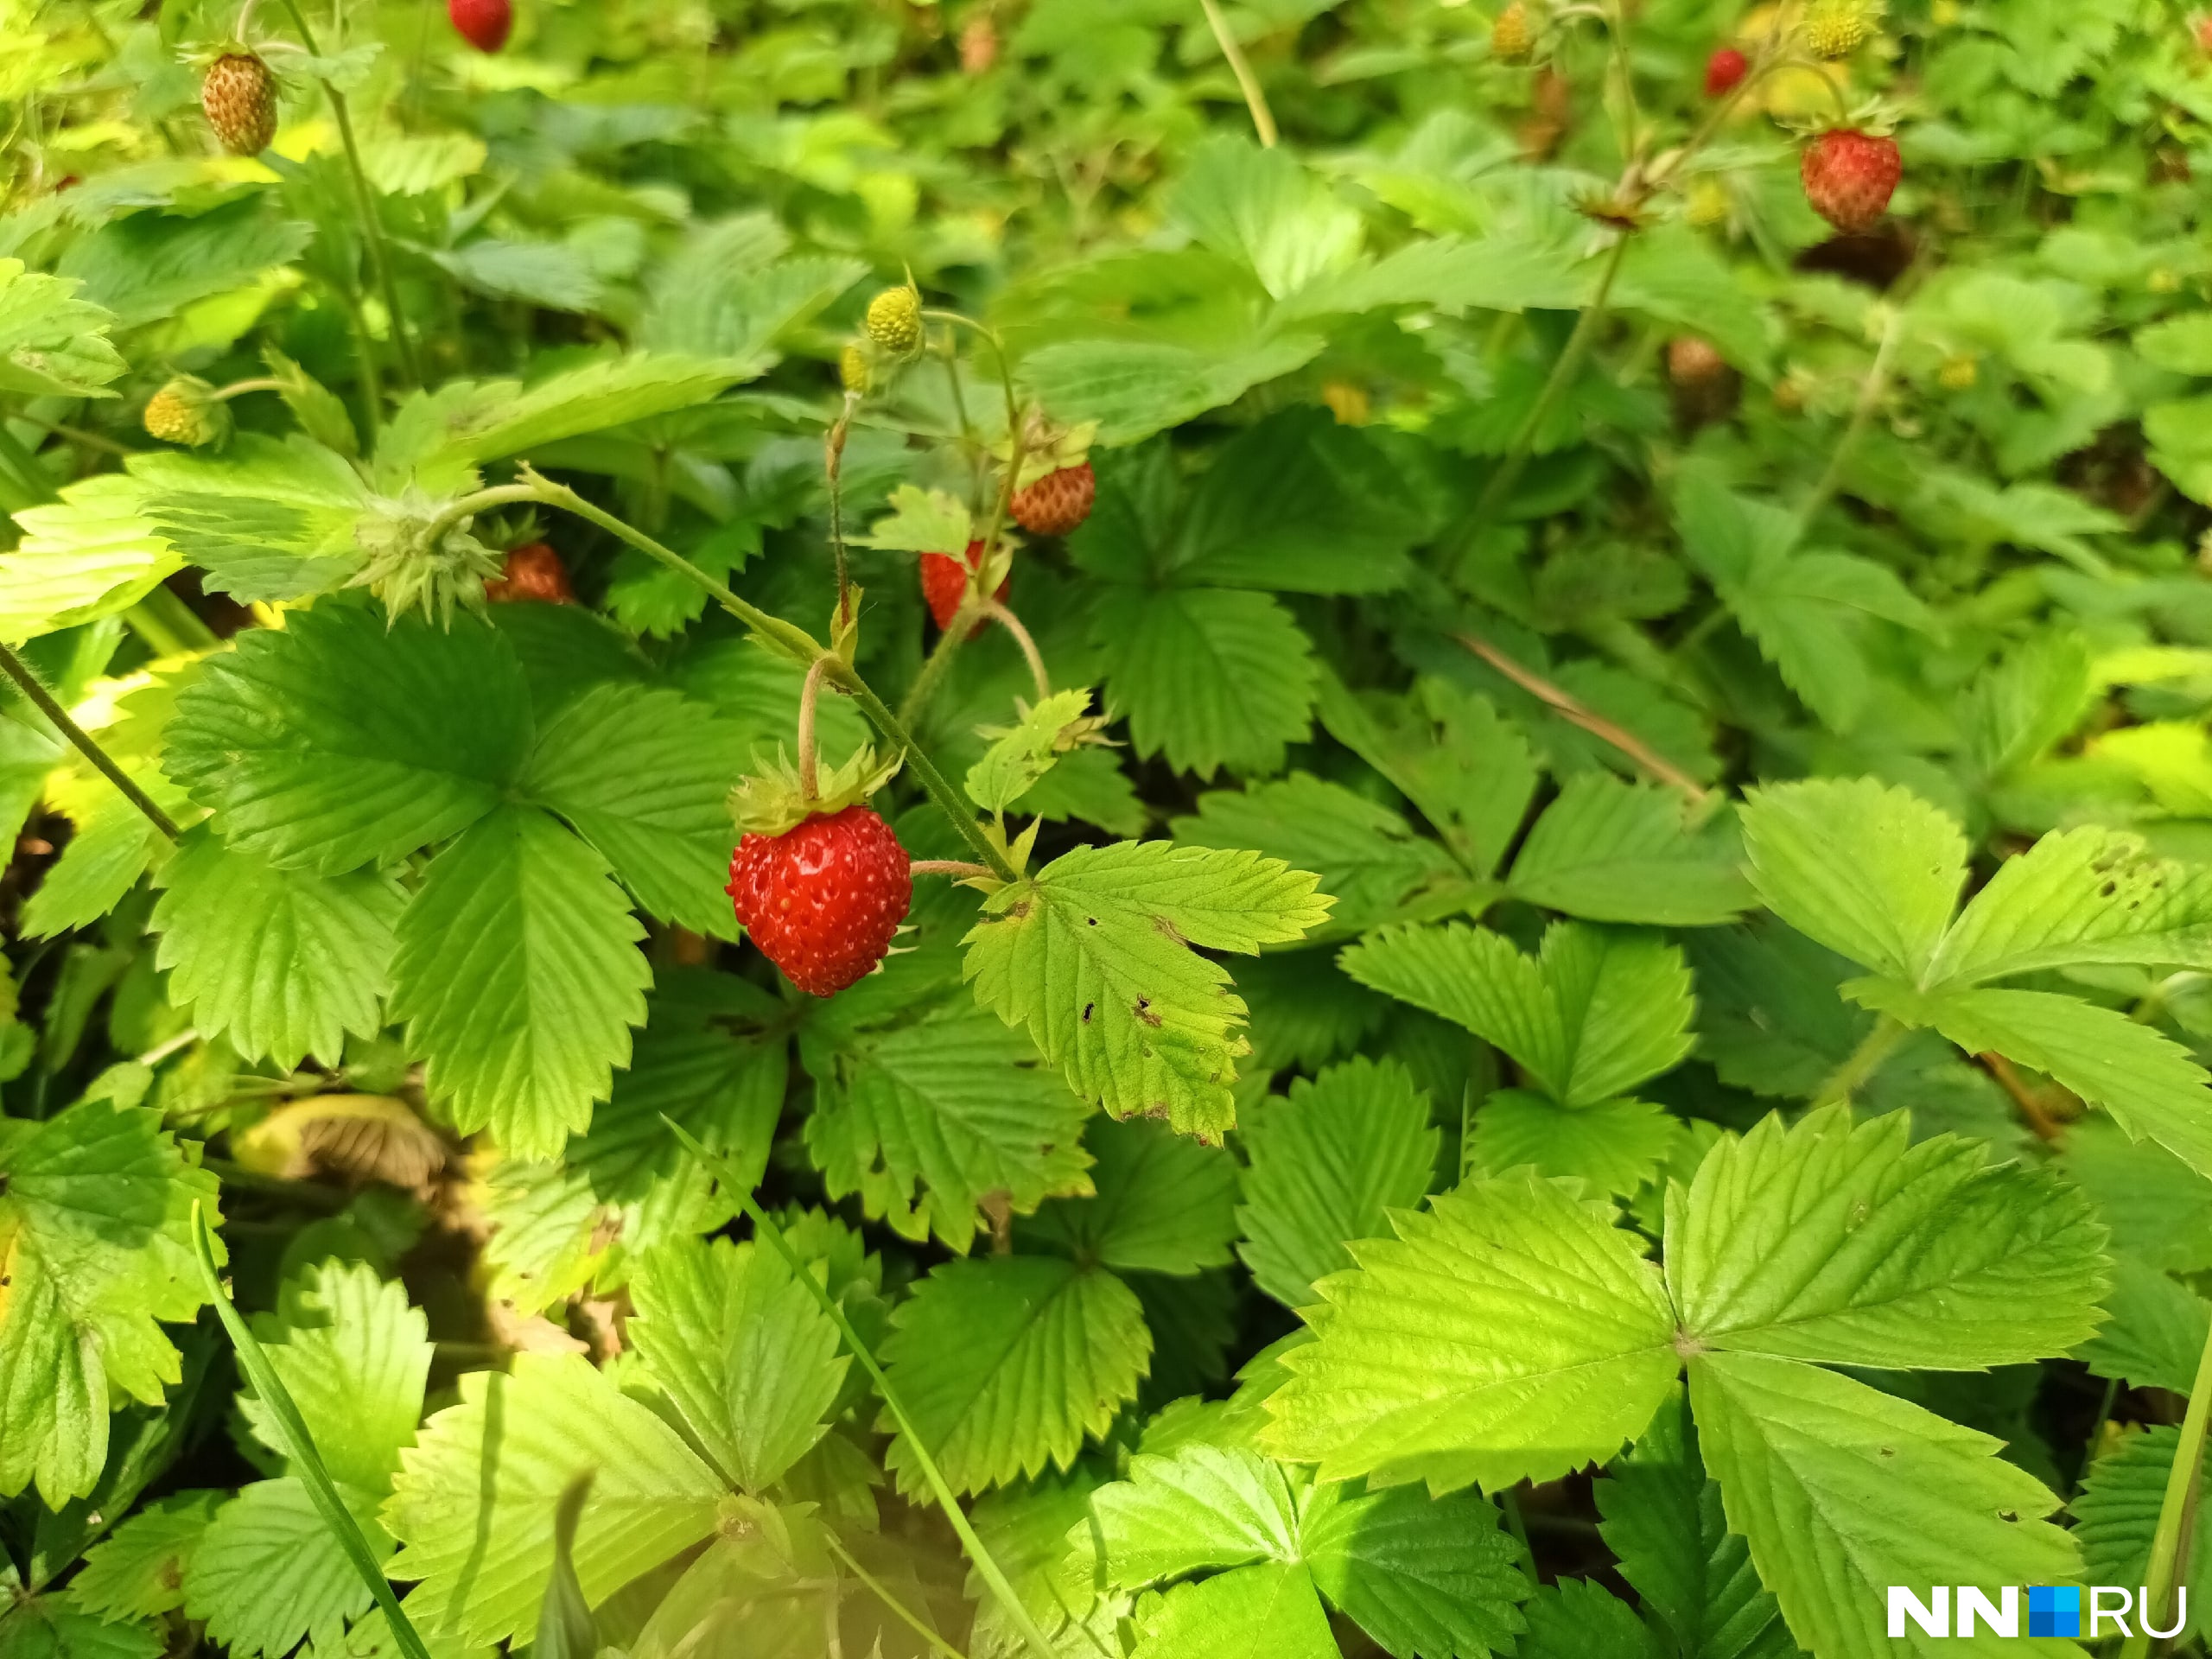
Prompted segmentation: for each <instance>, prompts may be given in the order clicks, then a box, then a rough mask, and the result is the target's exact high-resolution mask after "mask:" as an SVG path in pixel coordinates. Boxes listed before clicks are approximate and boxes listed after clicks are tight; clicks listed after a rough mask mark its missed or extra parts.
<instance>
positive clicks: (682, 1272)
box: [629, 1238, 851, 1492]
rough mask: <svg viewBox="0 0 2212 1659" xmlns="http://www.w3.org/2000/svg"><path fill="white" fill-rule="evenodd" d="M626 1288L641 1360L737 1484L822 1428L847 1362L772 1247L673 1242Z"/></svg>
mask: <svg viewBox="0 0 2212 1659" xmlns="http://www.w3.org/2000/svg"><path fill="white" fill-rule="evenodd" d="M630 1294H631V1296H632V1300H634V1301H635V1303H636V1305H637V1308H638V1312H637V1315H636V1316H635V1317H634V1318H633V1319H632V1320H631V1323H630V1327H629V1329H630V1332H631V1339H632V1341H633V1342H635V1343H636V1344H637V1347H638V1351H639V1354H640V1355H641V1356H643V1357H644V1359H645V1365H646V1368H647V1369H648V1370H651V1371H652V1374H653V1376H654V1377H655V1379H656V1380H658V1382H659V1383H660V1384H661V1386H662V1387H663V1388H664V1389H667V1390H668V1391H669V1393H670V1395H672V1396H673V1397H674V1399H675V1401H676V1403H677V1408H678V1409H679V1410H681V1411H682V1412H683V1418H684V1421H686V1422H687V1423H689V1424H690V1427H691V1431H692V1433H694V1434H696V1436H697V1437H698V1440H699V1443H700V1445H702V1446H704V1447H705V1448H706V1450H707V1451H708V1452H709V1454H710V1455H711V1456H712V1457H713V1458H714V1459H715V1461H716V1462H717V1463H718V1464H720V1465H721V1467H722V1470H723V1471H724V1472H725V1473H727V1474H728V1476H729V1477H730V1478H731V1479H733V1480H734V1482H735V1483H736V1484H738V1485H739V1486H741V1487H742V1488H743V1489H744V1490H745V1491H748V1492H758V1491H762V1490H763V1489H764V1488H766V1487H768V1486H772V1485H773V1484H775V1483H776V1482H777V1481H779V1480H780V1479H781V1478H783V1476H784V1473H785V1471H786V1470H788V1469H789V1468H790V1467H791V1465H792V1464H794V1463H796V1462H798V1459H800V1458H801V1457H802V1456H804V1454H805V1452H806V1451H807V1449H808V1448H809V1447H810V1446H812V1445H813V1444H814V1443H815V1442H816V1441H817V1440H820V1439H821V1438H822V1436H823V1433H826V1432H827V1431H828V1428H829V1424H828V1422H827V1421H825V1419H826V1415H827V1414H828V1412H829V1408H830V1405H831V1403H832V1402H834V1401H835V1400H836V1397H837V1390H838V1388H839V1386H840V1385H841V1384H842V1383H843V1381H844V1376H845V1370H846V1367H847V1366H848V1365H849V1364H850V1363H851V1361H850V1359H849V1358H848V1357H846V1356H845V1355H843V1354H841V1353H840V1352H839V1351H838V1338H837V1327H836V1325H832V1324H831V1323H830V1322H829V1317H828V1315H826V1314H824V1313H823V1312H822V1309H821V1307H820V1306H819V1305H818V1304H817V1302H816V1301H815V1300H814V1297H813V1295H812V1294H811V1293H810V1292H809V1291H808V1290H807V1289H806V1287H804V1286H803V1285H801V1284H800V1283H799V1282H798V1281H797V1280H796V1279H794V1278H793V1277H792V1276H791V1269H790V1268H787V1267H785V1265H784V1262H783V1258H782V1257H780V1256H779V1255H774V1254H772V1252H770V1251H768V1250H766V1249H763V1248H762V1247H760V1245H758V1244H755V1243H745V1244H734V1243H731V1242H730V1241H729V1240H728V1239H726V1238H722V1239H710V1240H691V1239H687V1240H680V1241H674V1242H671V1243H667V1244H664V1245H662V1246H661V1247H660V1248H659V1249H656V1250H653V1251H652V1252H650V1253H648V1254H647V1255H645V1257H644V1258H643V1259H642V1260H641V1261H640V1262H639V1264H638V1270H637V1273H636V1274H635V1276H634V1277H633V1278H632V1281H631V1285H630Z"/></svg>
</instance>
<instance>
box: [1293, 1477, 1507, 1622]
mask: <svg viewBox="0 0 2212 1659" xmlns="http://www.w3.org/2000/svg"><path fill="white" fill-rule="evenodd" d="M1300 1544H1301V1547H1302V1548H1303V1550H1304V1553H1305V1556H1306V1567H1307V1568H1308V1570H1309V1571H1311V1572H1312V1573H1313V1582H1314V1584H1315V1585H1316V1586H1318V1587H1319V1590H1320V1592H1321V1593H1322V1595H1323V1596H1325V1597H1326V1598H1327V1599H1328V1600H1329V1602H1330V1603H1331V1605H1333V1606H1334V1607H1336V1608H1337V1610H1338V1611H1340V1612H1342V1613H1344V1614H1346V1615H1348V1616H1349V1617H1351V1618H1352V1619H1353V1620H1354V1621H1355V1622H1357V1624H1358V1625H1359V1627H1360V1628H1361V1629H1362V1630H1365V1631H1366V1632H1367V1633H1368V1635H1370V1636H1371V1637H1374V1638H1375V1640H1376V1643H1379V1644H1380V1645H1381V1646H1382V1648H1383V1650H1384V1651H1386V1652H1388V1653H1389V1654H1391V1655H1393V1656H1395V1659H1415V1656H1419V1659H1446V1656H1456V1659H1481V1656H1482V1655H1484V1654H1486V1653H1493V1652H1503V1650H1504V1649H1505V1648H1506V1646H1507V1644H1508V1643H1510V1642H1511V1641H1512V1640H1513V1636H1514V1632H1515V1631H1516V1630H1520V1629H1521V1628H1522V1619H1521V1616H1520V1614H1519V1613H1518V1612H1517V1611H1516V1603H1518V1602H1520V1601H1521V1600H1522V1599H1524V1598H1525V1597H1527V1595H1528V1594H1529V1580H1527V1579H1526V1578H1525V1577H1524V1576H1523V1575H1522V1572H1521V1568H1520V1565H1519V1562H1518V1560H1517V1559H1516V1557H1517V1555H1518V1554H1519V1552H1518V1550H1517V1549H1516V1547H1515V1545H1514V1543H1513V1541H1512V1540H1511V1539H1510V1538H1509V1537H1508V1536H1507V1535H1505V1533H1504V1531H1503V1529H1501V1528H1500V1527H1499V1525H1498V1516H1497V1508H1496V1507H1495V1506H1494V1505H1492V1504H1491V1503H1488V1502H1486V1501H1485V1500H1484V1499H1481V1498H1478V1497H1475V1496H1474V1494H1472V1493H1471V1492H1455V1493H1452V1495H1450V1496H1449V1497H1429V1496H1428V1494H1427V1493H1426V1492H1423V1491H1419V1490H1418V1489H1417V1488H1414V1487H1410V1486H1394V1487H1389V1488H1387V1489H1385V1490H1383V1491H1376V1492H1362V1493H1358V1494H1354V1493H1353V1492H1352V1491H1351V1488H1350V1487H1349V1486H1345V1485H1342V1484H1339V1485H1334V1486H1319V1487H1316V1488H1315V1489H1314V1490H1313V1494H1312V1496H1311V1497H1310V1498H1309V1499H1308V1500H1307V1503H1306V1513H1305V1516H1304V1518H1303V1520H1302V1522H1301V1523H1300Z"/></svg>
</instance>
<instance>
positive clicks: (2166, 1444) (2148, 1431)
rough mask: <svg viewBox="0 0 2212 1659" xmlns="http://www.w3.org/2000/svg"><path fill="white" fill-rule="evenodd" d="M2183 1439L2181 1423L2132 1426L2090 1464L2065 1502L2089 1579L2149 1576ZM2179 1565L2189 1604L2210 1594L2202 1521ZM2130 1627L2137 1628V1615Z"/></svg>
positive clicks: (2207, 1538)
mask: <svg viewBox="0 0 2212 1659" xmlns="http://www.w3.org/2000/svg"><path fill="white" fill-rule="evenodd" d="M2180 1444H2181V1430H2180V1428H2179V1427H2178V1426H2177V1425H2175V1424H2171V1423H2156V1424H2152V1426H2150V1427H2147V1428H2142V1429H2137V1430H2133V1431H2131V1432H2130V1433H2126V1435H2124V1436H2123V1437H2122V1439H2121V1440H2120V1445H2119V1446H2118V1447H2117V1448H2116V1449H2114V1450H2113V1451H2110V1452H2106V1453H2104V1454H2103V1455H2102V1456H2101V1457H2099V1458H2098V1459H2096V1460H2095V1461H2094V1462H2093V1463H2092V1464H2090V1465H2089V1466H2088V1470H2087V1471H2085V1472H2084V1474H2083V1476H2082V1490H2081V1491H2079V1492H2078V1493H2076V1494H2075V1497H2074V1500H2073V1502H2072V1503H2069V1504H2068V1505H2067V1507H2068V1508H2069V1510H2072V1511H2073V1513H2074V1537H2075V1541H2077V1542H2078V1543H2079V1544H2080V1545H2081V1548H2082V1579H2083V1580H2084V1581H2085V1582H2086V1583H2089V1584H2125V1585H2141V1584H2142V1583H2143V1582H2144V1581H2145V1580H2146V1579H2148V1578H2149V1577H2150V1576H2151V1572H2150V1568H2151V1540H2152V1535H2154V1534H2155V1533H2156V1532H2157V1531H2158V1511H2159V1509H2160V1507H2161V1505H2162V1504H2163V1503H2164V1500H2165V1495H2166V1481H2167V1479H2168V1478H2170V1477H2171V1475H2172V1473H2173V1466H2174V1454H2175V1452H2177V1451H2178V1450H2179V1449H2180ZM2201 1478H2202V1477H2200V1479H2201ZM2180 1564H2181V1565H2183V1567H2184V1571H2183V1577H2182V1582H2183V1584H2185V1585H2186V1586H2188V1588H2189V1599H2190V1605H2191V1606H2192V1607H2195V1606H2197V1605H2201V1604H2202V1603H2203V1602H2204V1601H2205V1599H2207V1598H2208V1597H2212V1535H2208V1534H2207V1533H2206V1531H2205V1530H2204V1529H2202V1528H2201V1527H2200V1528H2198V1529H2196V1533H2195V1534H2194V1535H2193V1536H2192V1538H2191V1540H2190V1546H2189V1550H2188V1554H2187V1556H2186V1558H2185V1560H2184V1562H2183V1563H2180ZM2163 1622H2164V1621H2163V1619H2162V1620H2161V1623H2163ZM2129 1628H2131V1629H2133V1628H2134V1626H2133V1621H2132V1620H2131V1621H2130V1626H2129Z"/></svg>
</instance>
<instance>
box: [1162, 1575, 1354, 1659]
mask: <svg viewBox="0 0 2212 1659" xmlns="http://www.w3.org/2000/svg"><path fill="white" fill-rule="evenodd" d="M1134 1623H1135V1628H1136V1637H1137V1643H1136V1647H1135V1649H1134V1650H1133V1651H1132V1652H1131V1654H1130V1656H1129V1659H1331V1656H1332V1655H1334V1654H1336V1653H1337V1652H1338V1647H1337V1639H1336V1637H1334V1636H1333V1635H1332V1634H1331V1632H1330V1630H1329V1616H1328V1614H1327V1613H1325V1612H1324V1611H1322V1608H1321V1597H1320V1594H1319V1592H1318V1591H1316V1590H1315V1589H1314V1587H1313V1574H1312V1573H1309V1572H1308V1571H1307V1570H1306V1568H1305V1567H1293V1566H1291V1565H1289V1564H1288V1563H1287V1562H1282V1561H1268V1562H1263V1563H1262V1564H1261V1565H1259V1566H1256V1567H1246V1568H1244V1569H1243V1571H1242V1572H1237V1573H1219V1574H1217V1575H1216V1576H1215V1577H1213V1578H1211V1579H1201V1580H1198V1582H1197V1583H1195V1584H1179V1585H1177V1586H1175V1587H1174V1588H1173V1589H1172V1590H1170V1591H1168V1592H1166V1594H1165V1595H1163V1596H1158V1597H1147V1598H1145V1599H1143V1600H1141V1601H1140V1602H1139V1603H1138V1604H1137V1606H1136V1612H1135V1620H1134Z"/></svg>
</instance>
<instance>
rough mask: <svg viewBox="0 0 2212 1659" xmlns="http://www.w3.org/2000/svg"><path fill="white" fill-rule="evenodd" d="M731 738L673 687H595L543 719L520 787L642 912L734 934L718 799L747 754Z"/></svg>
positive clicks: (729, 727)
mask: <svg viewBox="0 0 2212 1659" xmlns="http://www.w3.org/2000/svg"><path fill="white" fill-rule="evenodd" d="M741 736H742V734H741V733H740V732H739V731H738V729H737V728H736V727H735V726H734V724H733V723H732V722H730V721H725V720H722V719H721V718H719V717H717V716H716V715H715V714H714V713H713V712H712V711H711V710H709V709H707V708H705V707H704V706H703V705H702V704H699V703H696V702H692V701H691V700H690V699H689V698H688V697H684V696H680V695H679V694H677V693H676V692H674V691H668V690H656V689H653V688H651V687H646V686H642V685H635V684H627V683H607V684H604V685H598V686H594V687H593V688H592V689H591V690H588V691H586V692H585V693H584V694H583V695H582V696H580V697H577V698H576V699H575V701H574V702H569V704H567V705H566V706H565V707H563V709H562V710H561V711H560V712H559V713H558V714H556V715H554V716H553V717H552V718H551V719H550V721H547V723H546V725H545V728H544V729H543V731H542V732H540V733H539V734H538V738H537V749H536V750H535V752H534V753H532V754H531V758H530V762H529V765H528V766H526V767H525V768H524V772H523V775H522V779H521V788H522V791H523V792H524V795H525V796H526V797H527V798H530V799H531V800H533V801H536V802H537V804H539V805H540V806H543V807H547V808H550V810H553V811H555V812H557V813H559V814H560V815H561V816H562V817H564V818H566V819H567V820H568V821H569V823H570V824H572V825H574V826H575V830H576V833H577V834H579V835H581V836H583V837H584V839H585V840H587V841H588V842H591V843H592V845H593V846H594V847H596V848H598V849H599V850H600V851H601V853H602V854H604V855H606V857H607V862H608V863H610V864H612V865H613V867H614V873H615V874H616V875H617V876H619V877H620V878H621V880H622V884H623V885H624V886H625V887H628V888H629V889H630V891H631V892H632V893H634V894H636V895H637V899H638V902H639V905H641V906H643V907H644V908H645V910H646V911H647V912H650V913H652V915H654V916H657V917H658V918H661V919H662V920H664V921H668V922H673V923H675V924H676V925H678V926H680V927H688V928H690V929H691V930H692V931H694V932H697V933H706V934H711V935H714V936H715V937H717V938H725V939H734V938H737V937H738V927H737V922H736V918H735V916H734V913H733V912H732V911H731V909H730V905H729V900H728V898H727V897H725V896H724V893H723V891H722V888H723V884H724V883H725V882H727V881H728V879H729V876H728V870H729V859H730V849H731V848H732V847H733V846H734V844H735V832H734V830H733V829H731V827H730V817H729V810H728V805H727V804H726V802H727V798H728V794H729V788H730V785H732V784H733V783H734V782H735V781H736V780H737V777H738V774H739V773H740V772H742V771H744V769H745V763H746V758H747V757H746V755H745V753H744V752H743V751H742V750H741V748H740V747H739V744H740V741H741Z"/></svg>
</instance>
